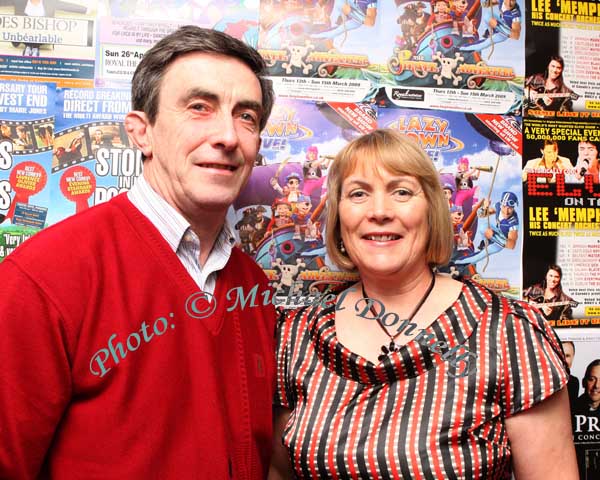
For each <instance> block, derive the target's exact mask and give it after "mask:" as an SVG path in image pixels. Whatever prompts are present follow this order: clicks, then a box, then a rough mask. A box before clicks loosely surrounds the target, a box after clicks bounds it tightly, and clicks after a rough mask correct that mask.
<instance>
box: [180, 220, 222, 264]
mask: <svg viewBox="0 0 600 480" xmlns="http://www.w3.org/2000/svg"><path fill="white" fill-rule="evenodd" d="M184 217H185V215H184ZM209 217H210V215H202V220H201V221H194V220H193V219H190V218H187V217H186V219H187V220H188V222H190V227H191V229H192V230H193V231H194V233H195V234H196V235H197V236H198V239H199V240H200V258H199V262H200V266H204V264H205V263H206V260H207V259H208V257H209V255H210V252H211V251H212V249H213V247H214V245H215V242H216V240H217V238H218V237H219V234H220V233H221V230H222V229H223V225H224V224H225V217H223V216H220V217H219V218H209Z"/></svg>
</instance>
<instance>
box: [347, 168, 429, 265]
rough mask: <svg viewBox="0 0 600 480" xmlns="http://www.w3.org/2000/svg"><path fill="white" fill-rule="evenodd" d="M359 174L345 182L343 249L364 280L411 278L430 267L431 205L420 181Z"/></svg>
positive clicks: (400, 176) (408, 178) (388, 175)
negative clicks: (403, 275)
mask: <svg viewBox="0 0 600 480" xmlns="http://www.w3.org/2000/svg"><path fill="white" fill-rule="evenodd" d="M380 173H381V174H382V175H383V178H382V176H380V175H379V174H378V173H377V172H375V171H373V170H372V169H369V171H365V169H364V168H359V169H357V170H355V171H354V172H352V173H351V174H350V175H349V176H348V177H346V178H345V179H344V180H343V182H342V189H341V195H340V202H339V210H338V211H339V217H340V230H341V235H342V239H343V241H344V246H345V248H346V251H347V252H348V255H349V256H350V258H351V260H352V261H353V262H354V264H355V265H356V267H357V268H358V270H359V271H360V272H361V274H363V275H364V274H374V275H381V276H389V275H394V274H396V273H406V274H411V272H416V271H418V269H419V268H422V267H423V266H424V265H427V260H426V257H425V251H426V246H427V242H428V240H429V238H428V237H429V227H428V218H427V212H428V208H429V205H428V202H427V199H426V198H425V194H424V192H423V191H422V189H421V185H420V183H419V181H418V180H417V179H416V178H415V177H413V176H410V175H395V174H392V173H391V172H387V171H382V172H380Z"/></svg>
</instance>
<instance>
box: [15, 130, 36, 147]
mask: <svg viewBox="0 0 600 480" xmlns="http://www.w3.org/2000/svg"><path fill="white" fill-rule="evenodd" d="M13 143H14V144H15V150H29V149H32V148H33V143H31V138H30V137H29V135H28V134H27V129H26V128H25V127H24V126H23V125H17V138H15V139H14V140H13Z"/></svg>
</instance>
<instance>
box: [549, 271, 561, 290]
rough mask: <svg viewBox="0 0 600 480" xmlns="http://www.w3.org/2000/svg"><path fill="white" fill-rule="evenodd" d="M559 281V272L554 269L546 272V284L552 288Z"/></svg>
mask: <svg viewBox="0 0 600 480" xmlns="http://www.w3.org/2000/svg"><path fill="white" fill-rule="evenodd" d="M559 283H560V274H559V273H558V272H557V271H556V270H548V273H546V286H547V287H548V288H549V289H551V290H554V289H555V288H556V287H558V284H559Z"/></svg>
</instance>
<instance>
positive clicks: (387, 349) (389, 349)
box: [377, 340, 400, 362]
mask: <svg viewBox="0 0 600 480" xmlns="http://www.w3.org/2000/svg"><path fill="white" fill-rule="evenodd" d="M381 351H382V353H381V355H379V356H378V357H377V360H379V361H380V362H383V361H384V360H385V359H386V358H387V357H390V356H391V355H392V354H393V353H394V352H399V351H400V345H396V344H395V343H394V341H393V340H392V341H391V342H390V344H389V345H388V346H385V345H382V346H381Z"/></svg>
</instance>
